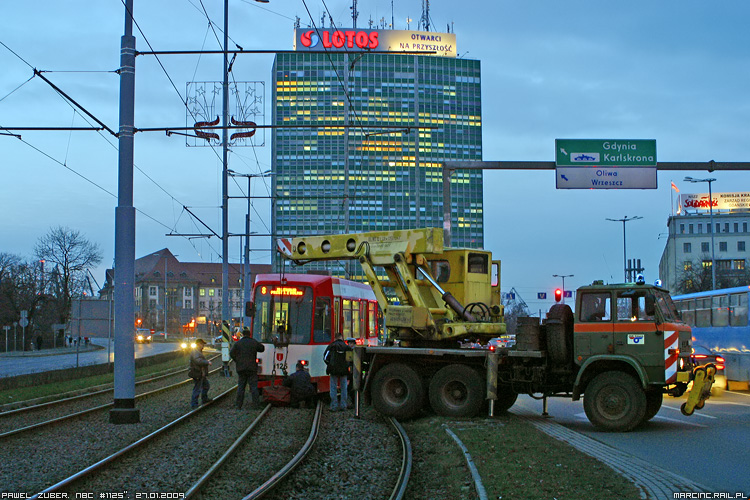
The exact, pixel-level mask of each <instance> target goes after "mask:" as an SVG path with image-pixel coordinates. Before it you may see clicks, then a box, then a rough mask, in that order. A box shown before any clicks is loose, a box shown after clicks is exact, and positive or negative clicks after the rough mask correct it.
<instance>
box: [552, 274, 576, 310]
mask: <svg viewBox="0 0 750 500" xmlns="http://www.w3.org/2000/svg"><path fill="white" fill-rule="evenodd" d="M552 277H553V278H562V282H563V283H562V301H561V303H562V304H565V278H572V277H573V275H572V274H553V275H552Z"/></svg>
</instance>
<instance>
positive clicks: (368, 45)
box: [294, 28, 456, 57]
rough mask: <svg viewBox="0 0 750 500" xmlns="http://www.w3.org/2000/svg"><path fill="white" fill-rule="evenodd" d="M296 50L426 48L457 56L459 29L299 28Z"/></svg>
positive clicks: (380, 50)
mask: <svg viewBox="0 0 750 500" xmlns="http://www.w3.org/2000/svg"><path fill="white" fill-rule="evenodd" d="M294 50H296V51H320V50H331V51H346V52H363V51H366V52H426V53H434V54H430V55H436V56H443V57H456V35H455V33H435V32H432V31H405V30H370V29H356V28H351V29H333V28H317V29H311V28H307V29H301V28H300V29H295V30H294Z"/></svg>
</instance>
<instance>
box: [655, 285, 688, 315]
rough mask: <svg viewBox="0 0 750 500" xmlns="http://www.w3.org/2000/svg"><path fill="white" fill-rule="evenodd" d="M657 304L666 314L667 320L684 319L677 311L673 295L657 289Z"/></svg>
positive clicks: (663, 313) (662, 312)
mask: <svg viewBox="0 0 750 500" xmlns="http://www.w3.org/2000/svg"><path fill="white" fill-rule="evenodd" d="M654 295H655V296H656V304H657V305H658V307H659V311H660V312H661V314H662V316H664V321H665V322H672V321H682V319H681V318H680V313H678V312H677V308H676V307H675V305H674V302H672V297H670V296H669V294H668V293H666V292H662V291H655V292H654Z"/></svg>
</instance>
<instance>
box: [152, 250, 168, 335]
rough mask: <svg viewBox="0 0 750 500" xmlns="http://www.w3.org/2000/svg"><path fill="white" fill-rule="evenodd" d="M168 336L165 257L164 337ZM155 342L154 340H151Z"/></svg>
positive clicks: (165, 262) (165, 266)
mask: <svg viewBox="0 0 750 500" xmlns="http://www.w3.org/2000/svg"><path fill="white" fill-rule="evenodd" d="M166 335H167V256H166V255H165V256H164V336H165V337H166ZM151 340H154V339H151Z"/></svg>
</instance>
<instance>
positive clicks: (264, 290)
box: [250, 273, 381, 393]
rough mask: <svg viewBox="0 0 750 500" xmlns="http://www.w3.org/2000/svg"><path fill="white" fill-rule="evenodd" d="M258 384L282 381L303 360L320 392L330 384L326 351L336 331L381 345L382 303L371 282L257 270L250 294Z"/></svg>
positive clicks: (349, 338) (352, 339)
mask: <svg viewBox="0 0 750 500" xmlns="http://www.w3.org/2000/svg"><path fill="white" fill-rule="evenodd" d="M251 300H252V305H251V306H250V307H251V308H252V309H253V316H252V322H251V327H250V328H251V331H252V334H253V338H255V340H257V341H259V342H262V343H263V344H264V346H265V348H266V349H265V351H264V352H261V353H258V376H259V384H258V385H259V386H264V385H271V384H273V385H278V384H280V383H281V378H282V377H283V376H284V375H286V374H291V373H293V372H294V370H295V366H296V364H297V362H298V361H302V362H303V364H305V365H306V366H307V369H308V371H309V373H310V377H311V378H312V381H313V384H314V385H315V386H316V388H317V391H318V392H319V393H326V392H328V389H329V377H328V375H326V365H325V363H324V362H323V353H324V352H325V349H326V347H328V344H330V343H331V342H332V341H333V339H334V336H335V333H337V332H338V333H341V334H342V336H343V338H344V339H345V340H347V341H349V342H356V344H358V345H377V344H378V338H379V333H380V332H381V328H380V321H379V308H378V303H377V300H376V298H375V294H374V293H373V291H372V288H370V286H369V285H366V284H363V283H357V282H354V281H349V280H345V279H341V278H336V277H332V276H325V275H318V274H287V273H285V274H259V275H257V276H256V277H255V282H254V283H253V290H252V295H251Z"/></svg>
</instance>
